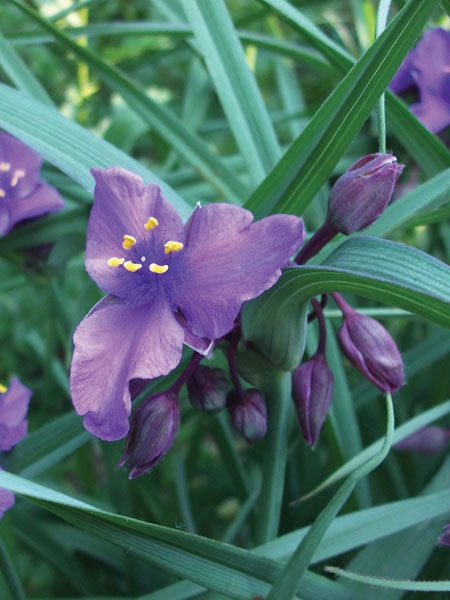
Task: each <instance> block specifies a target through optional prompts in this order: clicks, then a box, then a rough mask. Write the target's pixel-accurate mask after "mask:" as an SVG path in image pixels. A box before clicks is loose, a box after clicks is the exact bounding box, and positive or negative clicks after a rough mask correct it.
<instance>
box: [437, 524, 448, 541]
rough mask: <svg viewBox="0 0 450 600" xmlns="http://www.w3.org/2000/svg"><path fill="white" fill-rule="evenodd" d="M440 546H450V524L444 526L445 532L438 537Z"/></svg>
mask: <svg viewBox="0 0 450 600" xmlns="http://www.w3.org/2000/svg"><path fill="white" fill-rule="evenodd" d="M438 544H439V546H450V525H446V526H445V527H444V533H443V534H442V535H441V537H440V538H439V539H438Z"/></svg>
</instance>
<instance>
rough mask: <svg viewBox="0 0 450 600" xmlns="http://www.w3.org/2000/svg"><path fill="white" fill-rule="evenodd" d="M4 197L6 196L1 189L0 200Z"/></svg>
mask: <svg viewBox="0 0 450 600" xmlns="http://www.w3.org/2000/svg"><path fill="white" fill-rule="evenodd" d="M5 196H6V192H5V190H2V188H0V198H4V197H5Z"/></svg>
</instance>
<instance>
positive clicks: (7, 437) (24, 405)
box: [0, 377, 31, 519]
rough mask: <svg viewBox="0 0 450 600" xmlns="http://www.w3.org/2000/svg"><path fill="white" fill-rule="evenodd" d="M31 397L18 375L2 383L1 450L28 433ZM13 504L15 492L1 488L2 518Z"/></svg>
mask: <svg viewBox="0 0 450 600" xmlns="http://www.w3.org/2000/svg"><path fill="white" fill-rule="evenodd" d="M30 398H31V390H29V389H28V388H27V387H25V386H24V385H23V384H22V383H21V382H20V381H19V380H18V379H17V377H13V378H12V379H11V382H10V385H9V388H7V387H6V386H5V385H3V384H0V450H2V451H4V452H9V451H10V450H12V448H13V447H14V446H15V445H16V444H18V443H19V442H20V441H21V440H22V439H23V438H24V437H25V436H26V435H27V430H28V422H27V420H26V419H25V417H26V414H27V410H28V403H29V401H30ZM0 469H1V467H0ZM13 504H14V494H13V493H12V492H10V491H9V490H4V489H0V519H1V518H2V516H3V514H4V512H5V511H6V510H8V508H11V506H12V505H13Z"/></svg>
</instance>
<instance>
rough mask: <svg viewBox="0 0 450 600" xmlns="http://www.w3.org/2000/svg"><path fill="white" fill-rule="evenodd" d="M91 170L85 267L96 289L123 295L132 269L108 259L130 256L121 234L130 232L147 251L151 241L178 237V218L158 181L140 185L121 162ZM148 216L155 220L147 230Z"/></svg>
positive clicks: (159, 243)
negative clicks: (116, 265)
mask: <svg viewBox="0 0 450 600" xmlns="http://www.w3.org/2000/svg"><path fill="white" fill-rule="evenodd" d="M91 172H92V175H93V176H94V179H95V182H96V186H95V192H94V197H95V200H94V205H93V207H92V210H91V214H90V217H89V223H88V229H87V243H86V269H87V271H88V273H89V275H90V276H91V277H92V279H93V280H94V281H95V282H96V283H97V285H98V286H99V287H100V288H102V289H103V290H105V291H106V292H109V293H110V294H113V295H115V296H119V297H120V298H125V297H127V296H128V295H129V293H130V292H131V291H132V289H133V288H134V287H135V286H136V273H130V272H128V271H126V270H125V269H122V268H114V267H110V266H109V265H108V264H107V261H108V259H110V258H112V257H118V258H121V257H125V258H126V259H128V258H131V256H130V251H129V250H128V251H127V250H124V249H123V247H122V242H123V236H124V235H125V234H127V235H132V236H133V237H135V238H136V239H137V240H138V242H139V244H141V243H142V246H145V248H146V250H150V251H151V250H152V249H154V246H160V247H161V248H163V245H164V243H165V242H167V241H168V240H176V241H180V242H183V241H184V227H183V222H182V220H181V217H180V216H179V215H178V213H177V212H176V210H175V209H174V208H173V207H172V206H171V205H170V204H169V203H168V202H167V201H166V200H165V199H164V198H163V197H162V195H161V190H160V188H159V187H158V186H157V185H153V184H151V185H148V186H146V187H145V186H144V182H143V180H142V178H141V177H139V176H138V175H135V174H134V173H131V172H130V171H127V170H125V169H122V168H120V167H111V168H109V169H92V171H91ZM149 217H155V218H156V219H157V220H158V222H159V225H158V226H157V227H156V228H155V229H152V230H151V231H149V230H147V229H145V227H144V225H145V223H147V220H148V219H149ZM137 246H138V244H137Z"/></svg>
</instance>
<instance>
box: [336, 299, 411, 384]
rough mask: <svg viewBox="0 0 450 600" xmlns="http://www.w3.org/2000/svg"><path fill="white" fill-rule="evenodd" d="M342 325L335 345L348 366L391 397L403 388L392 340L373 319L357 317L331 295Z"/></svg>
mask: <svg viewBox="0 0 450 600" xmlns="http://www.w3.org/2000/svg"><path fill="white" fill-rule="evenodd" d="M332 296H333V298H334V300H335V302H336V304H337V305H338V306H339V308H340V309H341V310H342V315H343V317H344V321H343V324H342V327H341V328H340V330H339V332H338V342H339V345H340V347H341V350H342V352H343V353H344V354H345V356H346V357H347V359H348V360H349V361H350V363H351V364H352V365H353V366H354V367H356V368H357V369H358V370H359V371H360V372H361V373H362V374H363V375H364V377H366V378H367V379H368V380H369V381H371V382H372V383H373V384H374V385H375V386H376V387H377V388H379V389H380V390H381V391H382V392H389V393H391V394H392V393H394V392H396V391H397V390H398V389H399V388H400V387H401V386H402V385H403V361H402V357H401V356H400V352H399V351H398V348H397V346H396V345H395V342H394V340H393V339H392V337H391V336H390V334H389V333H388V332H387V331H386V329H385V328H384V327H383V326H382V325H380V323H378V321H376V320H375V319H372V318H371V317H367V316H365V315H361V314H360V313H358V312H357V311H356V310H354V309H353V308H352V307H351V306H350V305H349V304H347V302H345V301H344V299H343V298H342V296H341V295H340V294H335V293H333V294H332Z"/></svg>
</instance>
